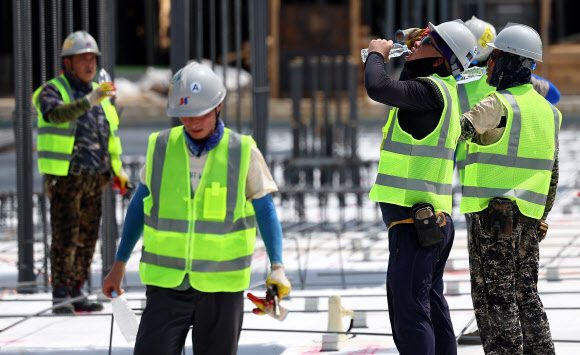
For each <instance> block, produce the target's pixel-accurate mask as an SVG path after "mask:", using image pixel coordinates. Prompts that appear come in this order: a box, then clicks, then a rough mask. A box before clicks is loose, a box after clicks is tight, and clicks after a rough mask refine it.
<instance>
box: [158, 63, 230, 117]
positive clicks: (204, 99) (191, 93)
mask: <svg viewBox="0 0 580 355" xmlns="http://www.w3.org/2000/svg"><path fill="white" fill-rule="evenodd" d="M225 97H226V87H225V86H224V84H223V82H222V79H221V78H220V77H219V76H217V75H216V73H214V72H213V71H212V70H211V68H210V67H206V66H205V65H201V64H199V63H197V62H193V63H191V64H188V65H186V66H185V67H183V68H181V69H180V70H179V71H178V72H177V73H175V75H174V76H173V79H172V80H171V86H170V87H169V95H168V99H167V116H169V117H199V116H203V115H205V114H206V113H208V112H210V111H211V110H213V109H215V108H216V107H217V106H218V105H219V104H220V103H221V102H222V101H223V100H224V98H225Z"/></svg>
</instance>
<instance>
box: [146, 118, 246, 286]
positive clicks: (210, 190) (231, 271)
mask: <svg viewBox="0 0 580 355" xmlns="http://www.w3.org/2000/svg"><path fill="white" fill-rule="evenodd" d="M253 145H255V142H254V140H253V139H252V138H251V137H249V136H243V135H240V134H238V133H236V132H233V131H231V130H230V129H228V128H225V129H224V135H223V137H222V139H221V141H220V142H219V143H218V145H217V146H216V147H215V148H213V149H212V150H211V151H210V152H209V153H208V158H207V161H206V163H205V166H204V169H203V174H202V177H201V180H200V182H199V186H198V187H197V190H196V191H195V194H194V196H193V198H192V197H191V196H192V194H191V181H190V169H189V155H188V151H187V150H188V148H187V146H186V142H185V137H184V132H183V126H178V127H174V128H172V129H170V130H165V131H161V132H157V133H153V134H152V135H151V136H150V137H149V148H148V150H147V170H146V183H147V186H148V187H149V190H150V192H151V193H150V195H149V196H147V197H146V198H145V199H144V200H143V204H144V212H145V230H144V233H143V253H142V255H141V262H140V264H139V271H140V275H141V281H142V282H143V283H144V284H147V285H154V286H159V287H165V288H173V287H176V286H178V285H180V284H181V282H182V281H183V279H184V277H185V275H186V274H188V275H189V282H190V284H191V286H192V287H193V288H195V289H197V290H200V291H204V292H238V291H242V290H244V289H246V288H247V287H248V286H249V284H250V271H251V269H250V266H251V262H252V255H253V253H254V243H255V240H256V222H255V213H254V208H253V206H252V203H251V202H250V201H248V200H246V193H245V188H246V179H247V176H248V170H249V165H250V156H251V150H252V146H253Z"/></svg>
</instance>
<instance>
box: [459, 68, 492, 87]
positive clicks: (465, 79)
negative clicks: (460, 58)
mask: <svg viewBox="0 0 580 355" xmlns="http://www.w3.org/2000/svg"><path fill="white" fill-rule="evenodd" d="M484 75H485V68H481V67H471V68H467V69H466V70H465V71H463V72H462V73H461V74H459V75H458V76H456V77H455V80H456V81H457V84H465V83H469V82H471V81H476V80H479V79H481V77H482V76H484Z"/></svg>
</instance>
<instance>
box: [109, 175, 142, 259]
mask: <svg viewBox="0 0 580 355" xmlns="http://www.w3.org/2000/svg"><path fill="white" fill-rule="evenodd" d="M148 195H149V189H148V188H147V185H144V184H141V183H139V186H138V187H137V191H135V194H134V195H133V198H132V199H131V202H130V203H129V207H127V214H126V215H125V223H124V224H123V234H122V235H121V242H120V243H119V249H117V256H116V257H115V259H117V260H119V261H122V262H125V263H126V262H127V261H128V260H129V257H131V253H132V252H133V249H134V248H135V244H137V242H138V241H139V238H140V237H141V234H143V224H144V221H145V213H144V212H143V198H145V197H147V196H148Z"/></svg>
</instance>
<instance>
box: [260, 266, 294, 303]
mask: <svg viewBox="0 0 580 355" xmlns="http://www.w3.org/2000/svg"><path fill="white" fill-rule="evenodd" d="M266 284H267V285H268V286H270V285H275V286H276V288H277V289H278V298H279V299H282V298H283V297H284V296H286V295H288V294H289V293H290V290H291V289H292V285H291V284H290V281H288V278H286V274H285V273H284V265H283V264H282V263H272V266H271V267H270V275H268V278H267V279H266Z"/></svg>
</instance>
